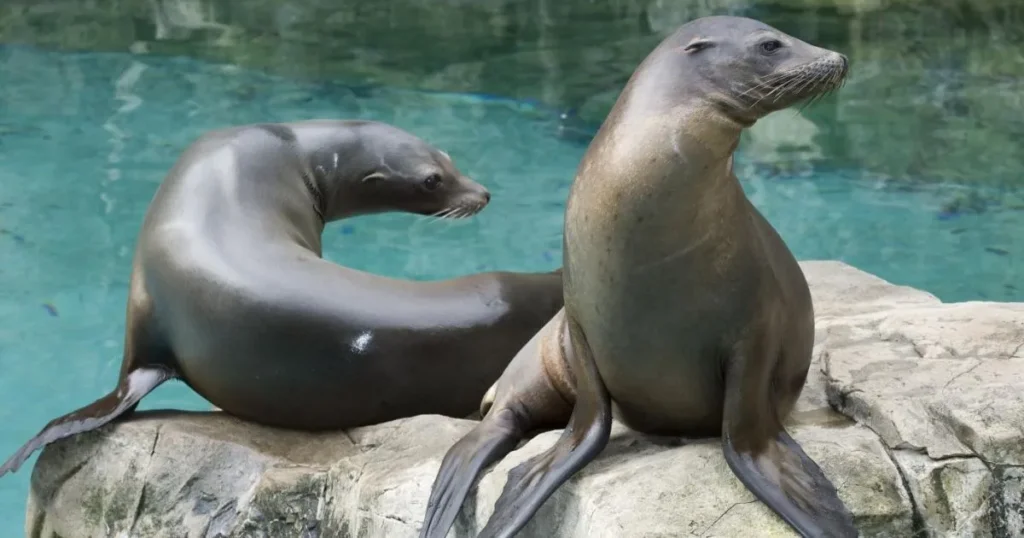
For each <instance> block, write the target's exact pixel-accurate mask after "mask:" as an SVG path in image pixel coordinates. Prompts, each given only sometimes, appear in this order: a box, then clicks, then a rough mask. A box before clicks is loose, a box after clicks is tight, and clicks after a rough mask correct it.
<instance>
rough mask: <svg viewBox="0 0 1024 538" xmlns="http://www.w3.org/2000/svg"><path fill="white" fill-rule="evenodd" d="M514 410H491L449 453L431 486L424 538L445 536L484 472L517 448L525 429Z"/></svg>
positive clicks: (423, 529) (422, 530)
mask: <svg viewBox="0 0 1024 538" xmlns="http://www.w3.org/2000/svg"><path fill="white" fill-rule="evenodd" d="M519 422H521V419H519V418H518V417H516V416H515V415H514V413H513V412H512V411H511V410H510V409H502V410H498V411H495V412H492V413H488V414H487V416H485V417H484V419H483V420H482V421H481V422H480V423H479V424H477V425H476V427H475V428H473V430H472V431H470V432H469V433H468V434H467V435H466V436H465V437H463V438H462V439H459V441H458V442H457V443H455V444H454V445H453V446H452V447H451V448H450V449H449V450H448V453H447V454H445V456H444V460H442V461H441V468H440V469H438V471H437V477H436V478H435V479H434V485H433V486H431V488H430V500H429V501H427V512H426V516H425V517H424V519H423V527H422V528H421V529H420V537H421V538H444V537H445V536H446V535H447V534H448V530H449V529H451V526H452V524H454V523H455V518H456V517H457V516H458V515H459V510H460V509H461V508H462V503H463V501H465V499H466V495H468V494H469V490H470V488H472V487H473V483H474V482H475V481H476V478H477V476H479V475H480V472H481V471H482V470H483V469H484V468H485V467H487V466H488V465H490V464H492V463H494V462H495V461H498V460H499V459H501V458H502V457H503V456H505V455H506V454H508V453H509V452H511V451H512V449H514V448H515V447H516V445H517V444H518V443H519V441H520V440H521V439H522V438H523V435H524V432H523V430H522V427H521V425H520V424H519Z"/></svg>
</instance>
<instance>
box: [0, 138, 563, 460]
mask: <svg viewBox="0 0 1024 538" xmlns="http://www.w3.org/2000/svg"><path fill="white" fill-rule="evenodd" d="M489 199H490V194H489V193H488V191H487V189H485V188H484V187H483V186H482V185H480V184H478V183H476V182H474V181H473V180H471V179H470V178H468V177H466V176H464V175H463V174H462V173H461V172H460V171H459V170H458V169H457V168H456V167H455V165H454V163H453V162H452V160H451V158H450V157H449V156H448V154H447V153H445V152H443V151H441V150H439V149H437V148H434V147H433V146H431V145H428V144H427V143H426V142H425V141H423V140H421V139H420V138H418V137H416V136H414V135H412V134H411V133H409V132H406V131H404V130H401V129H399V128H397V127H394V126H391V125H388V124H384V123H379V122H370V121H345V120H310V121H300V122H295V123H283V124H258V125H245V126H236V127H231V128H226V129H221V130H216V131H211V132H208V133H206V134H204V135H203V136H201V137H199V138H198V139H197V140H196V141H194V142H193V143H192V144H191V145H190V146H189V147H188V148H186V150H185V151H184V152H183V153H182V155H181V156H180V157H179V159H178V161H177V163H176V164H175V165H174V166H173V168H172V169H171V170H170V172H169V173H168V175H167V177H166V178H165V179H164V181H163V182H162V184H161V185H160V187H159V188H158V189H157V192H156V194H155V195H154V198H153V200H152V202H151V203H150V206H149V208H148V210H147V213H146V216H145V218H144V221H143V224H142V229H141V231H140V234H139V238H138V242H137V246H136V251H135V255H134V260H133V265H132V272H131V279H130V284H129V296H128V301H127V313H126V315H127V321H126V324H125V339H124V358H123V362H122V364H121V372H120V377H119V381H118V384H117V388H116V389H115V390H114V391H113V392H111V393H110V394H108V395H106V396H104V397H103V398H100V399H99V400H97V401H95V402H94V403H92V404H90V405H88V406H86V407H83V408H81V409H79V410H77V411H75V412H73V413H70V414H67V415H64V416H62V417H59V418H57V419H55V420H53V421H51V422H50V423H49V424H47V425H46V426H45V427H44V428H43V429H42V430H41V431H40V432H39V433H38V434H37V435H36V436H35V437H33V438H32V439H31V440H29V441H28V442H27V443H25V445H23V446H22V447H21V448H20V449H19V450H18V451H17V452H16V453H15V454H14V455H13V456H11V458H10V459H8V460H7V461H6V462H5V463H4V464H3V466H0V476H3V475H4V474H6V473H7V472H9V471H14V470H17V469H18V468H19V467H20V466H21V464H22V463H23V462H24V461H25V459H26V458H27V457H28V456H29V455H30V454H31V453H32V452H33V451H35V450H36V449H38V448H40V447H42V446H43V445H45V444H48V443H51V442H53V441H55V440H57V439H60V438H63V437H67V436H69V435H73V434H76V433H80V432H84V431H87V430H92V429H95V428H98V427H100V426H102V425H103V424H105V423H107V422H110V421H111V420H113V419H115V418H116V417H118V416H120V415H123V414H125V413H128V412H130V411H133V410H134V409H135V408H136V406H137V404H138V402H139V400H140V399H142V397H144V396H145V395H146V394H148V393H149V392H150V391H152V390H153V389H154V388H156V387H157V386H158V385H160V384H161V383H163V382H165V381H167V380H168V379H172V378H178V379H180V380H182V381H184V382H185V383H186V384H188V386H189V387H191V388H192V389H193V390H195V391H196V392H197V393H199V394H200V395H201V396H203V397H204V398H205V399H206V400H208V401H209V402H210V403H212V404H213V405H214V406H216V407H218V408H220V409H223V410H224V411H226V412H228V413H230V414H233V415H235V416H238V417H241V418H243V419H248V420H251V421H254V422H257V423H261V424H266V425H270V426H279V427H285V428H293V429H303V430H325V429H340V428H350V427H356V426H361V425H367V424H376V423H380V422H384V421H388V420H392V419H396V418H400V417H408V416H412V415H418V414H432V413H436V414H442V415H448V416H456V417H463V416H466V415H468V414H470V413H472V412H474V411H476V410H477V409H478V407H479V401H480V397H481V395H482V394H484V392H485V391H486V390H487V388H488V386H490V385H491V384H492V383H493V382H494V380H495V379H497V377H498V376H499V375H500V374H501V372H502V370H503V369H504V368H505V366H507V365H508V362H509V361H510V360H511V358H512V356H514V355H515V353H516V352H517V351H518V350H519V349H520V348H521V347H522V346H523V344H524V343H525V342H526V341H528V340H529V339H530V338H531V337H532V336H533V334H534V333H536V332H537V330H538V329H539V328H540V327H541V326H543V325H544V323H546V322H547V321H548V320H549V319H550V318H551V316H553V315H554V314H555V312H557V311H558V309H559V308H561V307H562V279H561V270H560V269H559V270H555V271H553V272H550V273H511V272H490V273H480V274H474V275H469V276H464V277H461V278H454V279H450V280H438V281H425V282H417V281H407V280H400V279H394V278H386V277H383V276H378V275H374V274H370V273H366V272H362V271H358V270H354V269H350V268H346V267H343V266H340V265H337V264H334V263H331V262H328V261H326V260H324V259H322V258H321V234H322V232H323V229H324V225H325V223H327V222H331V221H335V220H339V219H344V218H348V217H352V216H355V215H365V214H369V213H380V212H385V211H405V212H411V213H418V214H422V215H435V216H439V217H451V218H458V217H468V216H470V215H473V214H475V213H477V212H479V211H480V210H481V209H483V208H484V206H485V205H487V203H488V201H489Z"/></svg>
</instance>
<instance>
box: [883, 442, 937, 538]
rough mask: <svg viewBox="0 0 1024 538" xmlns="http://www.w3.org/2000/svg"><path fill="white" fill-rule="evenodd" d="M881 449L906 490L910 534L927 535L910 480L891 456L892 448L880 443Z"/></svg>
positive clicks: (917, 537)
mask: <svg viewBox="0 0 1024 538" xmlns="http://www.w3.org/2000/svg"><path fill="white" fill-rule="evenodd" d="M882 449H883V450H885V454H886V455H887V456H889V461H891V462H892V465H893V467H895V468H896V474H898V475H900V482H901V483H902V484H903V491H905V492H907V500H908V501H910V525H911V527H910V528H911V536H912V537H913V538H925V537H927V536H928V532H927V527H926V526H925V523H924V515H923V514H922V513H921V509H920V508H919V507H918V505H917V500H916V499H914V492H913V490H911V489H910V481H909V480H908V479H907V475H906V473H905V472H904V471H903V467H902V466H900V463H899V462H898V461H896V458H895V456H893V453H892V450H890V449H889V447H887V446H885V443H884V442H883V443H882Z"/></svg>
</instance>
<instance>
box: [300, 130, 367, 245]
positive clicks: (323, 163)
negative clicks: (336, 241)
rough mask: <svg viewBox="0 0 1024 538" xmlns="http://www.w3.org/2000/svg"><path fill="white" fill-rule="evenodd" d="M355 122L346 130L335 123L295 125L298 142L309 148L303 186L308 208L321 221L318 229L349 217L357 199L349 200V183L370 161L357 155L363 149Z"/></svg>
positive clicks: (353, 213) (354, 212)
mask: <svg viewBox="0 0 1024 538" xmlns="http://www.w3.org/2000/svg"><path fill="white" fill-rule="evenodd" d="M355 129H357V126H356V125H352V126H350V127H349V128H348V129H338V128H337V126H336V125H335V126H332V127H326V126H318V125H310V126H302V127H299V128H296V129H295V131H296V135H297V138H298V139H299V140H300V143H301V144H302V145H303V146H305V147H309V148H313V149H312V150H310V151H309V152H308V154H307V156H306V159H305V161H306V162H305V163H304V166H303V167H302V168H303V177H302V181H303V185H304V186H305V189H306V194H307V197H308V202H309V207H310V208H311V209H312V210H313V212H314V213H315V214H316V216H317V217H318V219H319V221H320V230H321V231H322V230H323V227H324V226H326V225H327V223H330V222H333V221H336V220H341V219H344V218H348V217H352V216H355V215H357V214H359V212H358V211H356V208H357V207H358V201H356V200H353V199H352V194H351V191H352V190H353V189H350V188H349V187H350V186H351V184H352V182H354V181H359V177H360V174H361V173H364V172H365V171H366V170H367V169H369V168H370V167H371V166H372V164H373V163H368V162H364V161H363V160H361V159H359V158H358V157H357V156H358V155H361V154H362V153H363V152H362V151H361V150H362V149H363V144H362V141H361V140H360V138H359V135H358V133H357V132H355Z"/></svg>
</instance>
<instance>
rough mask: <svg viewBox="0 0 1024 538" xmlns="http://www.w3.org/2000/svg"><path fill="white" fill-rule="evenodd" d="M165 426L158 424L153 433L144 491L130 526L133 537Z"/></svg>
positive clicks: (144, 476) (145, 471) (136, 505)
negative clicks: (161, 432) (150, 470)
mask: <svg viewBox="0 0 1024 538" xmlns="http://www.w3.org/2000/svg"><path fill="white" fill-rule="evenodd" d="M162 429H163V426H162V425H160V424H157V426H156V431H155V432H153V444H151V445H150V446H149V459H148V460H146V468H145V470H143V471H142V473H141V476H142V489H141V490H140V491H139V497H138V499H136V501H135V510H134V511H133V512H132V522H131V525H129V526H128V534H129V535H132V534H134V533H135V525H136V524H138V522H139V517H140V516H141V515H142V507H143V506H145V503H146V488H147V486H148V482H149V469H150V467H152V466H153V456H154V455H155V454H156V447H157V444H158V443H159V442H160V430H162Z"/></svg>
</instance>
